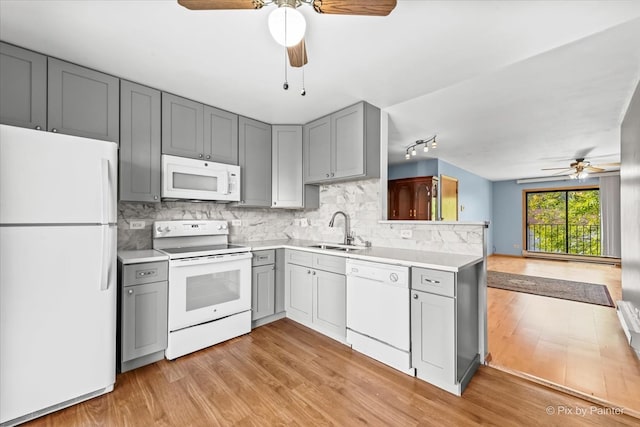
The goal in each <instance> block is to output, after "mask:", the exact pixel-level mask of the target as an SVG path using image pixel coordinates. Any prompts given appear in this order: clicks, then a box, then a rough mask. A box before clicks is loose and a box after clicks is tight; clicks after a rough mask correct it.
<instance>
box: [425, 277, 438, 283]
mask: <svg viewBox="0 0 640 427" xmlns="http://www.w3.org/2000/svg"><path fill="white" fill-rule="evenodd" d="M424 282H427V283H433V284H434V285H438V284H439V283H440V281H439V280H432V279H427V278H426V277H423V278H422V283H424Z"/></svg>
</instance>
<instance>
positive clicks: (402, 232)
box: [400, 230, 413, 239]
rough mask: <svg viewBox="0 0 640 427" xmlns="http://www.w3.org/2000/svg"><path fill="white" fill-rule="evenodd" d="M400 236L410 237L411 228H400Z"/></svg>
mask: <svg viewBox="0 0 640 427" xmlns="http://www.w3.org/2000/svg"><path fill="white" fill-rule="evenodd" d="M400 237H402V238H403V239H410V238H412V237H413V230H400Z"/></svg>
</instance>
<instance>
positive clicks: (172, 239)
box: [153, 220, 250, 259]
mask: <svg viewBox="0 0 640 427" xmlns="http://www.w3.org/2000/svg"><path fill="white" fill-rule="evenodd" d="M228 234H229V229H228V227H227V222H226V221H211V220H187V221H156V222H155V223H154V239H153V248H154V249H157V250H159V251H161V252H164V253H165V254H167V255H169V259H180V258H192V257H201V256H211V255H225V254H232V253H238V252H249V251H250V248H248V247H246V246H239V245H233V244H229V243H228V241H227V236H228Z"/></svg>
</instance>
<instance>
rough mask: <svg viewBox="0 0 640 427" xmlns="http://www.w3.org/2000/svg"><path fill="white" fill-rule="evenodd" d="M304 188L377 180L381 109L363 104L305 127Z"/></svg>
mask: <svg viewBox="0 0 640 427" xmlns="http://www.w3.org/2000/svg"><path fill="white" fill-rule="evenodd" d="M303 133H304V138H303V144H304V150H303V154H304V165H305V172H304V182H305V183H307V184H315V183H324V182H333V181H348V180H354V179H366V178H377V177H379V176H380V109H378V108H377V107H374V106H373V105H371V104H368V103H366V102H360V103H358V104H355V105H352V106H350V107H347V108H344V109H342V110H340V111H336V112H335V113H333V114H330V115H328V116H326V117H322V118H320V119H318V120H315V121H313V122H311V123H308V124H306V125H305V126H304V129H303Z"/></svg>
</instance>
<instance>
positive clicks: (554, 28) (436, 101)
mask: <svg viewBox="0 0 640 427" xmlns="http://www.w3.org/2000/svg"><path fill="white" fill-rule="evenodd" d="M272 8H273V6H269V7H266V8H264V9H262V10H258V11H254V10H232V11H189V10H187V9H184V8H182V7H181V6H179V5H178V4H177V3H176V2H175V1H173V0H164V1H151V0H148V1H144V0H143V1H76V0H67V1H56V0H50V1H32V0H21V1H11V0H0V39H2V40H4V41H7V42H10V43H14V44H17V45H20V46H23V47H27V48H30V49H33V50H36V51H40V52H44V53H46V54H49V55H51V56H57V57H59V58H61V59H65V60H68V61H72V62H76V63H79V64H82V65H85V66H88V67H92V68H96V69H98V70H101V71H105V72H108V73H112V74H114V75H116V76H119V77H121V78H125V79H130V80H133V81H137V82H141V83H145V84H147V85H149V86H153V87H156V88H159V89H162V90H166V91H169V92H174V93H176V94H179V95H181V96H185V97H189V98H192V99H195V100H197V101H201V102H203V103H207V104H211V105H214V106H216V107H220V108H224V109H227V110H230V111H233V112H236V113H240V114H243V115H246V116H249V117H253V118H255V119H258V120H263V121H265V122H269V123H283V124H285V123H306V122H308V121H310V120H312V119H315V118H317V117H320V116H323V115H325V114H327V113H329V112H332V111H335V110H337V109H339V108H342V107H344V106H347V105H350V104H352V103H355V102H357V101H359V100H362V99H364V100H367V101H369V102H371V103H372V104H374V105H377V106H379V107H380V108H382V109H384V110H385V111H388V113H389V116H390V120H391V124H390V135H389V140H390V141H389V142H390V146H391V149H390V159H391V161H394V160H395V161H400V160H402V159H403V157H402V156H403V154H404V147H406V146H407V145H408V144H410V143H411V142H412V141H414V140H416V139H419V138H426V137H429V136H431V135H433V134H435V133H437V134H438V142H439V148H438V150H437V152H438V154H437V155H438V156H439V157H440V158H441V159H443V160H445V161H447V162H449V163H452V164H454V165H456V166H459V167H462V168H463V169H466V170H469V171H471V172H474V173H476V174H478V175H481V176H484V177H486V178H489V179H492V180H500V179H513V178H522V177H531V176H541V175H543V174H544V173H542V172H541V171H540V168H542V167H554V166H564V165H565V164H567V163H568V162H569V159H572V158H574V157H577V156H578V154H584V155H585V156H586V157H587V159H592V161H593V162H594V163H600V162H609V161H616V160H618V159H619V151H620V149H619V136H618V134H619V129H618V128H619V125H620V122H621V120H622V114H623V113H624V111H625V109H626V106H627V104H628V101H629V99H630V97H631V94H632V91H633V89H634V88H635V86H636V84H637V82H638V78H639V76H640V2H638V1H455V2H452V1H419V0H405V1H403V0H400V1H398V6H397V7H396V9H395V10H394V11H393V12H392V13H391V15H389V16H388V17H384V18H382V17H359V16H337V15H318V14H316V13H315V12H313V10H312V9H311V8H310V7H308V6H302V7H300V8H299V10H300V11H301V12H302V13H303V14H304V15H305V17H306V19H307V35H306V37H305V39H306V41H307V51H308V54H309V64H308V65H307V66H306V67H305V86H306V90H307V95H306V96H305V97H302V96H300V94H299V90H300V88H301V86H302V75H301V72H300V70H298V69H295V70H294V69H289V72H288V74H289V78H288V81H289V84H290V89H289V90H288V91H284V90H283V89H282V83H283V81H284V49H283V48H282V47H280V46H279V45H277V44H276V43H275V42H274V41H273V39H272V38H271V36H270V35H269V32H268V29H267V16H268V14H269V12H270V11H271V10H272ZM394 147H397V148H394ZM402 161H404V160H402Z"/></svg>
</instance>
